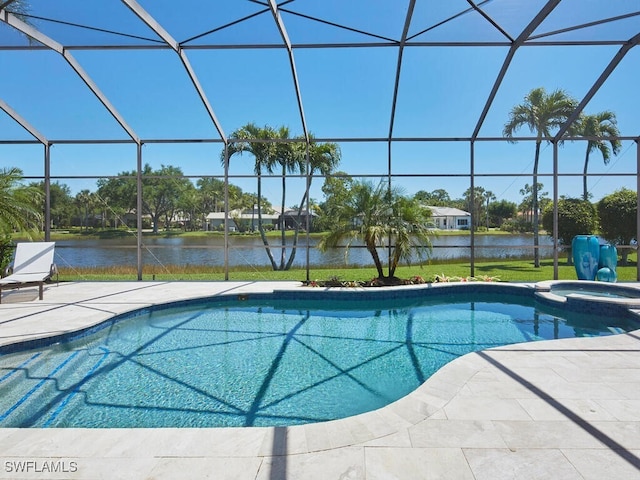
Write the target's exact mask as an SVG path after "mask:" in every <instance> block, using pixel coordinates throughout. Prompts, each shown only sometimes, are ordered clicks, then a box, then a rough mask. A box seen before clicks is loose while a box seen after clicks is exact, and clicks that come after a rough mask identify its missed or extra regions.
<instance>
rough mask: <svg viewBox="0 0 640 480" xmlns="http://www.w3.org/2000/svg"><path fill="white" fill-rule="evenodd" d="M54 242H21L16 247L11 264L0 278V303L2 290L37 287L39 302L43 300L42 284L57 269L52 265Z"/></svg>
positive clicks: (56, 272)
mask: <svg viewBox="0 0 640 480" xmlns="http://www.w3.org/2000/svg"><path fill="white" fill-rule="evenodd" d="M55 245H56V244H55V242H21V243H18V244H17V245H16V254H15V257H14V260H13V264H12V265H10V266H9V267H7V270H6V271H5V275H6V276H5V277H3V278H0V302H1V301H2V289H3V288H5V289H6V288H20V287H25V286H33V285H38V287H39V292H38V293H39V297H40V300H42V298H43V290H44V282H46V281H47V280H49V279H50V278H51V277H53V276H54V275H56V276H57V274H58V269H57V267H56V264H55V263H53V253H54V249H55Z"/></svg>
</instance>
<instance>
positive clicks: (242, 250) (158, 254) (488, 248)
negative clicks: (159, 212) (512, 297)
mask: <svg viewBox="0 0 640 480" xmlns="http://www.w3.org/2000/svg"><path fill="white" fill-rule="evenodd" d="M316 244H317V240H316V239H313V238H312V239H310V243H309V245H310V250H309V263H310V265H311V266H330V265H336V266H342V265H345V255H344V253H345V252H344V249H342V248H334V249H330V250H328V251H326V252H320V251H319V250H318V249H317V248H315V246H316ZM540 245H541V247H542V248H541V252H540V254H541V256H542V257H545V256H546V257H549V256H551V255H552V254H553V244H552V241H551V239H549V238H546V237H541V238H540ZM433 247H434V248H433V254H432V258H433V259H434V260H454V259H468V258H470V252H471V248H470V237H469V236H468V235H459V236H458V235H452V236H443V237H439V238H436V239H434V241H433ZM290 248H291V247H290V245H289V246H287V255H288V254H289V252H290ZM271 249H272V251H273V252H274V254H275V253H276V252H277V253H278V254H279V253H280V252H279V250H280V246H279V239H277V240H276V241H274V244H273V245H271ZM380 255H381V258H386V255H387V251H386V250H385V249H380ZM532 256H533V240H532V237H531V236H529V235H501V236H493V235H479V236H476V237H475V258H476V259H483V258H500V259H518V258H531V257H532ZM56 262H57V263H58V265H59V266H63V267H64V266H73V267H94V266H99V267H105V266H124V265H136V263H137V251H136V239H135V238H134V237H133V236H132V237H131V238H125V239H107V240H96V239H91V240H61V241H60V240H59V241H56ZM143 262H144V264H146V265H153V264H156V265H205V266H220V267H222V266H223V265H224V238H223V237H222V236H219V235H215V236H214V235H212V236H210V237H169V238H164V237H145V238H144V249H143ZM266 264H268V260H267V255H266V253H265V251H264V247H263V245H262V242H261V240H260V238H259V237H257V236H255V237H247V236H232V237H231V238H230V248H229V265H230V266H231V267H238V266H240V267H241V266H252V265H253V266H255V265H266ZM347 264H348V265H351V266H360V265H366V266H368V265H371V256H370V255H369V253H368V252H367V251H366V250H365V249H364V248H361V247H360V248H359V247H358V246H357V245H356V246H354V247H352V248H351V249H350V250H349V255H348V257H347ZM305 265H306V239H305V238H302V239H301V240H300V241H299V244H298V251H297V253H296V259H295V261H294V266H295V267H298V268H301V267H304V266H305Z"/></svg>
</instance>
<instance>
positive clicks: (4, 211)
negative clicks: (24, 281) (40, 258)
mask: <svg viewBox="0 0 640 480" xmlns="http://www.w3.org/2000/svg"><path fill="white" fill-rule="evenodd" d="M21 180H22V171H21V170H20V169H19V168H15V167H14V168H3V169H0V235H1V237H0V267H2V268H4V267H5V266H6V264H8V262H9V261H10V258H11V249H10V246H11V234H12V233H13V232H16V231H19V232H21V233H24V234H26V236H27V238H29V239H32V238H33V237H34V235H35V233H36V232H37V231H38V228H37V227H38V226H39V225H40V224H41V222H42V211H41V210H40V202H41V201H42V197H43V196H42V191H41V190H40V189H39V188H38V187H37V186H34V185H31V186H24V185H22V184H21V183H20V181H21Z"/></svg>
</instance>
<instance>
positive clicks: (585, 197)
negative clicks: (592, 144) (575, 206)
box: [582, 146, 589, 201]
mask: <svg viewBox="0 0 640 480" xmlns="http://www.w3.org/2000/svg"><path fill="white" fill-rule="evenodd" d="M588 165H589V147H588V146H587V154H586V155H585V157H584V170H583V171H582V199H583V200H585V201H586V200H589V192H588V191H587V167H588Z"/></svg>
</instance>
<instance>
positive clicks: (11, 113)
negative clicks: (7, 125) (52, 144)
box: [0, 98, 49, 145]
mask: <svg viewBox="0 0 640 480" xmlns="http://www.w3.org/2000/svg"><path fill="white" fill-rule="evenodd" d="M0 110H4V112H5V113H6V114H7V115H9V116H10V117H11V118H13V120H15V121H16V122H17V123H18V124H19V125H20V126H21V127H22V128H24V129H25V130H26V131H27V132H29V133H30V134H31V135H32V136H33V137H34V138H36V139H37V140H38V141H39V142H40V143H42V144H43V145H49V141H48V140H47V139H46V137H45V136H44V135H42V134H41V133H40V132H39V131H38V130H37V129H36V128H35V127H33V126H32V125H31V124H30V123H29V122H27V121H26V120H25V119H24V118H23V117H22V116H21V115H20V114H19V113H18V112H16V111H15V110H14V109H13V108H11V107H10V106H9V104H7V103H6V102H5V101H4V100H2V99H1V98H0Z"/></svg>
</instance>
